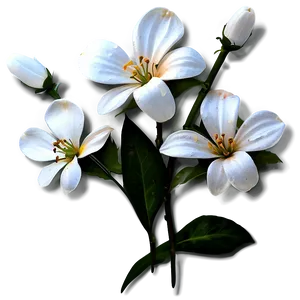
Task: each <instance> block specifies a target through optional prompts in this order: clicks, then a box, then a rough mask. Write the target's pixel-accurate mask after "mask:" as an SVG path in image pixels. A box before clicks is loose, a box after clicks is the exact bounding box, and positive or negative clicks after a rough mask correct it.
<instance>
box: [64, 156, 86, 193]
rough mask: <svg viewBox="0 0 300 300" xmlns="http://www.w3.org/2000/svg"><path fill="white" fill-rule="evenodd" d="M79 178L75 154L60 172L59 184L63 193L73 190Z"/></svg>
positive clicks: (78, 167)
mask: <svg viewBox="0 0 300 300" xmlns="http://www.w3.org/2000/svg"><path fill="white" fill-rule="evenodd" d="M80 178H81V168H80V166H79V164H78V160H77V157H76V156H75V157H74V158H73V160H72V161H71V162H69V163H68V164H67V165H66V166H65V168H64V170H63V171H62V173H61V177H60V185H61V187H62V189H63V190H64V192H65V193H70V192H72V191H74V190H75V189H76V187H77V185H78V184H79V181H80Z"/></svg>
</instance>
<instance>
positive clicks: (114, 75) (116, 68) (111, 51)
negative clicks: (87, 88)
mask: <svg viewBox="0 0 300 300" xmlns="http://www.w3.org/2000/svg"><path fill="white" fill-rule="evenodd" d="M129 61H130V58H129V56H128V55H127V54H126V53H125V51H124V50H123V49H122V48H120V47H119V46H118V45H116V44H115V43H113V42H110V41H105V40H97V41H94V42H92V43H91V44H89V45H88V47H87V48H86V49H85V51H84V52H83V53H81V55H80V57H79V68H80V71H81V73H82V74H83V75H84V76H85V77H87V78H88V79H90V80H92V81H95V82H100V83H104V84H124V83H135V81H134V80H133V79H131V78H130V76H131V75H130V74H129V73H128V72H125V71H124V69H123V67H124V65H125V64H126V63H128V62H129Z"/></svg>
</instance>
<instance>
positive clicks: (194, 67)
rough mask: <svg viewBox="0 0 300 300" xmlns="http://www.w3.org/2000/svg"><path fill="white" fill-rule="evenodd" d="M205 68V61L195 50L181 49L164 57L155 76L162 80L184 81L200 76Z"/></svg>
mask: <svg viewBox="0 0 300 300" xmlns="http://www.w3.org/2000/svg"><path fill="white" fill-rule="evenodd" d="M205 68H206V64H205V61H204V59H203V58H202V56H201V55H200V54H199V53H198V52H197V51H196V50H194V49H192V48H189V47H182V48H179V49H175V50H173V51H171V52H169V53H167V54H166V55H165V56H164V58H163V59H162V60H161V62H160V64H159V66H158V69H157V74H156V76H157V77H160V78H161V79H163V80H172V79H184V78H189V77H194V76H197V75H199V74H201V73H202V72H203V71H204V69H205Z"/></svg>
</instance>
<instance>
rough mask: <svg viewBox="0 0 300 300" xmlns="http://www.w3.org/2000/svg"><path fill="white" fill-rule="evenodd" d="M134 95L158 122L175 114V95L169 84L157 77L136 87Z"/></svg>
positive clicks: (145, 110)
mask: <svg viewBox="0 0 300 300" xmlns="http://www.w3.org/2000/svg"><path fill="white" fill-rule="evenodd" d="M133 97H134V99H135V101H136V104H137V105H138V106H139V108H140V109H141V110H142V111H143V112H145V113H146V114H147V115H148V116H149V117H151V118H152V119H153V120H155V121H156V122H160V123H162V122H166V121H168V120H169V119H171V118H172V117H173V116H174V114H175V109H176V107H175V101H174V97H173V95H172V93H171V91H170V89H169V88H168V86H167V85H166V84H165V83H164V82H163V81H162V80H161V79H159V78H157V77H153V78H152V79H151V80H150V81H149V82H148V83H147V84H145V85H143V86H142V87H140V88H138V89H136V90H135V91H134V92H133Z"/></svg>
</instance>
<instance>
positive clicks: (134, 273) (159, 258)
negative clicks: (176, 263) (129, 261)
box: [121, 242, 170, 293]
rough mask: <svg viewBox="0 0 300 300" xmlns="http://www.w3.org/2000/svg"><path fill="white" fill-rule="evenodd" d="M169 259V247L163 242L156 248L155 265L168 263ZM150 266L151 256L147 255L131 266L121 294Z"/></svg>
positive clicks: (167, 243)
mask: <svg viewBox="0 0 300 300" xmlns="http://www.w3.org/2000/svg"><path fill="white" fill-rule="evenodd" d="M169 259H170V246H169V242H165V243H163V244H161V245H160V246H158V247H157V248H156V257H155V265H159V264H162V263H166V262H168V260H169ZM150 266H151V254H150V253H149V254H147V255H145V256H144V257H143V258H141V259H140V260H139V261H137V262H136V263H135V264H134V265H133V266H132V268H131V269H130V271H129V273H128V274H127V276H126V278H125V280H124V282H123V285H122V288H121V293H123V291H124V290H125V289H126V287H127V286H128V285H129V284H130V282H132V281H133V280H134V279H135V278H137V277H138V276H139V275H140V274H142V273H143V272H144V271H145V270H147V269H148V268H149V267H150Z"/></svg>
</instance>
